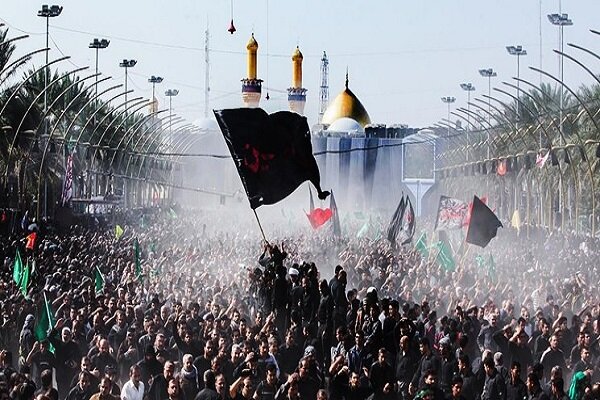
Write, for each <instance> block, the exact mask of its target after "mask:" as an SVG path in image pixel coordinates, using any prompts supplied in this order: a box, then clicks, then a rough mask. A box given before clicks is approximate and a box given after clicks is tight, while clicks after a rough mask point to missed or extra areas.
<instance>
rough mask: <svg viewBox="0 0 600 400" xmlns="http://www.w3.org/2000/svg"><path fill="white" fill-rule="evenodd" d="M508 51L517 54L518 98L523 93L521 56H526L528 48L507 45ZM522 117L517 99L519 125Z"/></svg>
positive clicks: (512, 54) (513, 54)
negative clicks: (521, 85)
mask: <svg viewBox="0 0 600 400" xmlns="http://www.w3.org/2000/svg"><path fill="white" fill-rule="evenodd" d="M506 51H508V54H510V55H511V56H517V99H518V98H519V95H520V94H521V89H520V85H519V78H521V56H526V55H527V50H525V49H524V48H523V46H521V45H518V46H506ZM520 119H521V116H520V107H519V102H518V101H517V126H518V124H519V120H520Z"/></svg>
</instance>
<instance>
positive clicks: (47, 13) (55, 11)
mask: <svg viewBox="0 0 600 400" xmlns="http://www.w3.org/2000/svg"><path fill="white" fill-rule="evenodd" d="M62 10H63V8H62V6H57V5H53V6H48V4H44V5H43V6H42V8H41V10H38V12H37V15H38V17H42V18H46V64H48V52H49V50H50V49H49V42H48V39H49V36H50V18H54V17H58V16H59V15H60V13H61V12H62ZM46 86H48V69H47V68H44V89H46ZM47 102H48V98H47V95H46V91H44V113H45V112H46V106H47ZM46 130H47V125H46ZM44 133H46V132H44Z"/></svg>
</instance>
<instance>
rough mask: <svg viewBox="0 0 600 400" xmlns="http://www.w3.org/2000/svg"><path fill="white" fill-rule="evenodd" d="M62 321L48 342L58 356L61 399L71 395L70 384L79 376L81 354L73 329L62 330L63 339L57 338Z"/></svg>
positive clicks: (57, 369) (52, 332)
mask: <svg viewBox="0 0 600 400" xmlns="http://www.w3.org/2000/svg"><path fill="white" fill-rule="evenodd" d="M60 322H61V320H58V321H57V323H56V327H55V328H54V329H53V330H52V331H50V334H49V335H48V340H49V341H50V343H51V344H52V345H53V346H54V349H55V351H54V355H55V356H56V383H57V385H58V393H59V395H60V398H64V397H65V396H66V395H67V393H69V389H70V383H71V381H72V380H73V378H74V377H75V375H76V374H77V369H78V366H79V360H80V359H81V352H80V350H79V346H78V345H77V343H75V342H74V341H73V340H72V338H73V334H72V333H71V329H69V328H68V327H64V328H62V330H61V338H62V340H59V339H58V338H57V336H58V335H57V330H58V329H60V327H61V326H62V325H59V323H60Z"/></svg>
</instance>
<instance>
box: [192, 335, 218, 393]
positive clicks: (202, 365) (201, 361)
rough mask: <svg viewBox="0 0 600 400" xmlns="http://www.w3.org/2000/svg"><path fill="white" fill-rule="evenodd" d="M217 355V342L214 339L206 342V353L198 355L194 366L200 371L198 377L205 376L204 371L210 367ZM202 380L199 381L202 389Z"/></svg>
mask: <svg viewBox="0 0 600 400" xmlns="http://www.w3.org/2000/svg"><path fill="white" fill-rule="evenodd" d="M214 356H215V344H214V343H213V342H212V341H210V340H209V341H208V342H206V344H205V345H204V354H202V355H201V356H199V357H196V359H195V360H194V367H196V370H197V371H198V377H200V376H204V372H205V371H208V370H209V369H210V363H211V360H212V358H213V357H214ZM202 385H203V383H202V382H198V386H199V387H200V388H201V389H202Z"/></svg>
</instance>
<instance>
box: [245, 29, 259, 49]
mask: <svg viewBox="0 0 600 400" xmlns="http://www.w3.org/2000/svg"><path fill="white" fill-rule="evenodd" d="M246 49H248V50H254V51H256V50H258V42H257V41H256V39H254V33H252V36H251V37H250V40H248V44H247V45H246Z"/></svg>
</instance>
